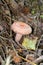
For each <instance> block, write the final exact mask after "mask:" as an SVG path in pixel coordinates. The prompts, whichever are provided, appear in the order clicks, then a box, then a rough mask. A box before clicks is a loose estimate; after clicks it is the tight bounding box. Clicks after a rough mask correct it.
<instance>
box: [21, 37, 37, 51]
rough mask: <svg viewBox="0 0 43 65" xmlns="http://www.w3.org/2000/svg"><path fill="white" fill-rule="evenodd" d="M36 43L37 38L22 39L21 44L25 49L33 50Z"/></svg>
mask: <svg viewBox="0 0 43 65" xmlns="http://www.w3.org/2000/svg"><path fill="white" fill-rule="evenodd" d="M36 42H37V38H36V39H28V38H24V41H23V43H22V46H24V47H25V48H26V49H32V50H35V45H36Z"/></svg>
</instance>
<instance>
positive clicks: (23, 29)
mask: <svg viewBox="0 0 43 65" xmlns="http://www.w3.org/2000/svg"><path fill="white" fill-rule="evenodd" d="M11 30H13V31H14V32H15V33H17V34H16V37H15V41H16V42H19V41H20V39H21V37H22V36H23V35H27V34H30V33H31V32H32V29H31V27H30V26H29V25H28V24H26V23H24V22H20V21H17V22H14V23H13V24H12V25H11Z"/></svg>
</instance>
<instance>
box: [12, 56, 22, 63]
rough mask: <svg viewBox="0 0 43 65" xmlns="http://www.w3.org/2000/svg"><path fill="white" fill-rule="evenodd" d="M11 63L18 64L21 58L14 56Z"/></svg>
mask: <svg viewBox="0 0 43 65" xmlns="http://www.w3.org/2000/svg"><path fill="white" fill-rule="evenodd" d="M13 61H14V62H15V63H19V62H20V61H21V58H20V57H19V56H14V57H13Z"/></svg>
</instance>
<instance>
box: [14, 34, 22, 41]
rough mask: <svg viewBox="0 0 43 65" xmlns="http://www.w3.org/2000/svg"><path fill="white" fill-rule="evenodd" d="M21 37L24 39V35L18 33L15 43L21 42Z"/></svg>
mask: <svg viewBox="0 0 43 65" xmlns="http://www.w3.org/2000/svg"><path fill="white" fill-rule="evenodd" d="M21 37H22V35H21V34H18V33H17V34H16V37H15V41H16V42H19V41H20V39H21Z"/></svg>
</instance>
